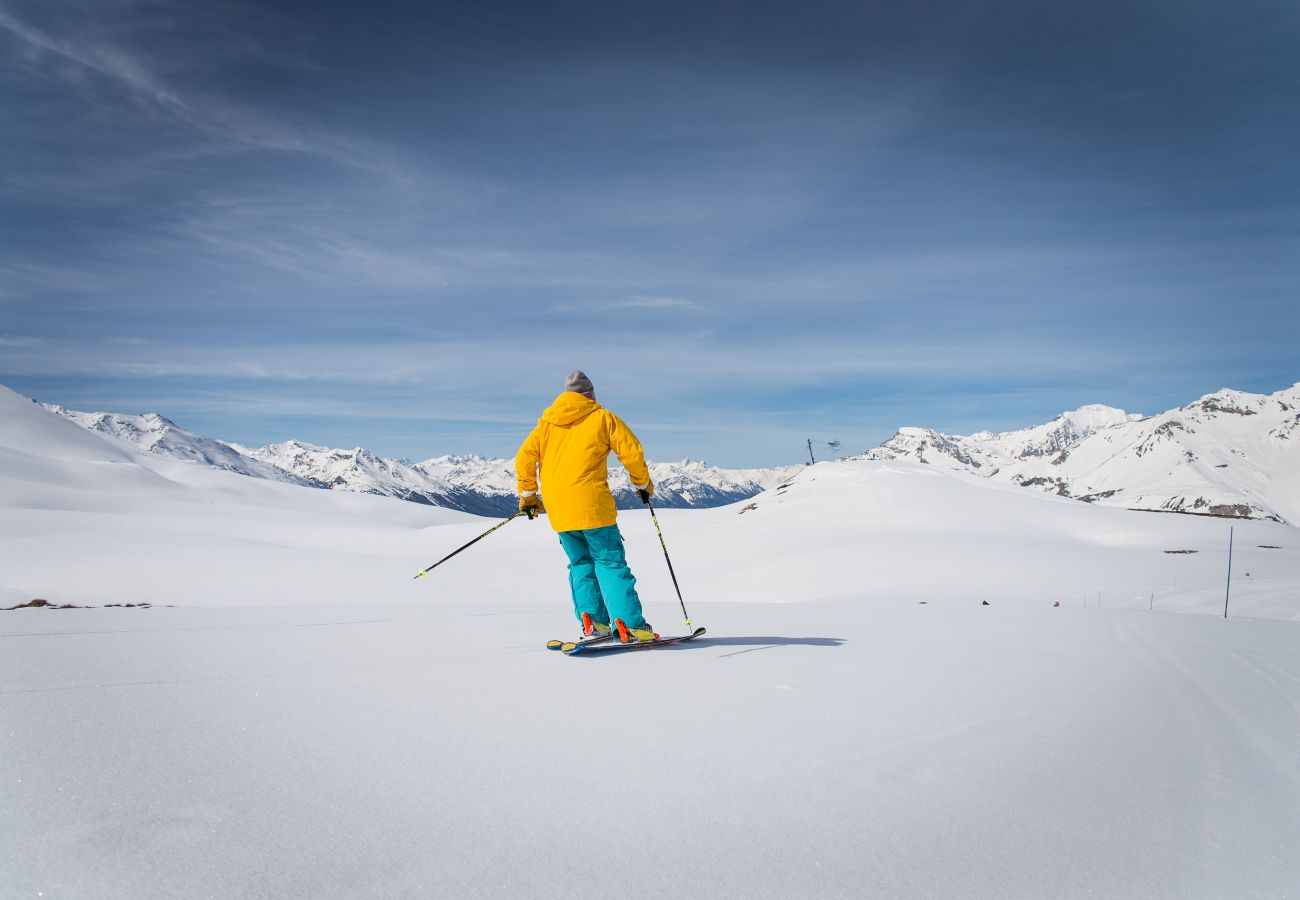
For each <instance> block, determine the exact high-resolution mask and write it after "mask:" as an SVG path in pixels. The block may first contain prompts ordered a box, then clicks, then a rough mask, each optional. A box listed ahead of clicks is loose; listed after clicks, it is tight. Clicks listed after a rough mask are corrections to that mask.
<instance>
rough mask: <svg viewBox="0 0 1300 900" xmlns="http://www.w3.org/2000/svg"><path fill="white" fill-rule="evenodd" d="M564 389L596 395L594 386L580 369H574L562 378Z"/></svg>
mask: <svg viewBox="0 0 1300 900" xmlns="http://www.w3.org/2000/svg"><path fill="white" fill-rule="evenodd" d="M564 389H565V390H566V391H575V392H576V393H579V394H591V396H592V397H595V396H596V388H595V386H594V385H592V383H591V379H590V378H588V377H587V373H586V372H584V371H582V370H581V369H574V370H573V371H572V372H570V373H569V377H568V378H566V379H564Z"/></svg>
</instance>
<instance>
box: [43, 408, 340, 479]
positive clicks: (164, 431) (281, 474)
mask: <svg viewBox="0 0 1300 900" xmlns="http://www.w3.org/2000/svg"><path fill="white" fill-rule="evenodd" d="M44 405H45V408H46V409H49V410H50V411H51V412H54V413H57V414H58V415H61V416H63V417H64V418H66V419H71V420H72V421H73V422H76V423H77V424H78V425H80V426H82V427H83V428H88V429H90V430H91V431H97V432H99V433H100V434H107V435H111V436H113V437H115V438H118V439H119V440H124V441H127V442H129V443H131V444H134V445H136V446H137V447H140V448H141V449H143V450H147V451H149V452H150V453H156V454H158V455H159V456H169V457H171V458H172V459H184V460H190V461H191V462H197V463H202V464H203V465H206V466H212V467H214V468H217V469H225V470H226V471H228V472H238V473H239V474H240V475H250V476H252V477H254V478H266V479H269V480H271V481H283V482H285V483H287V484H299V485H304V486H308V487H321V486H322V485H321V484H320V483H319V482H316V481H313V480H311V479H307V478H302V477H300V476H298V475H295V474H293V473H292V472H288V471H285V470H284V469H282V468H279V467H276V466H273V465H268V464H267V463H264V462H262V461H260V460H258V459H255V458H253V457H251V456H249V455H247V454H245V453H243V452H241V451H240V450H239V449H237V448H235V447H233V446H231V445H230V444H226V443H224V442H222V441H217V440H213V439H212V438H206V437H203V436H202V435H198V434H195V433H194V432H192V431H188V430H186V429H184V428H181V427H180V426H179V425H177V424H176V423H175V422H173V421H171V420H170V419H166V418H164V417H162V416H160V415H158V414H157V413H146V414H145V415H142V416H127V415H121V414H119V413H103V412H95V413H85V412H77V411H75V410H71V409H67V408H65V407H62V406H56V405H53V404H49V403H47V404H44Z"/></svg>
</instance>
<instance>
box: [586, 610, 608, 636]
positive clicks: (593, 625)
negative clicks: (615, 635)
mask: <svg viewBox="0 0 1300 900" xmlns="http://www.w3.org/2000/svg"><path fill="white" fill-rule="evenodd" d="M610 630H611V629H610V627H609V626H608V625H606V624H604V623H603V622H597V621H596V620H595V619H593V618H592V617H591V613H583V614H582V634H583V637H604V636H605V635H607V634H609V632H610Z"/></svg>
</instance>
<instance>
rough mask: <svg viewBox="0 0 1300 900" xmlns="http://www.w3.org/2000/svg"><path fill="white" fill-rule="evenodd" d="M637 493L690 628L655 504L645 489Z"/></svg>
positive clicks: (689, 618) (687, 625) (689, 619)
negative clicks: (648, 514)
mask: <svg viewBox="0 0 1300 900" xmlns="http://www.w3.org/2000/svg"><path fill="white" fill-rule="evenodd" d="M637 494H639V495H640V496H641V502H642V503H644V504H645V505H646V506H648V507H650V518H651V519H652V520H653V521H654V523H655V531H656V532H657V533H658V535H659V546H660V547H663V548H664V561H665V562H667V563H668V574H669V575H671V576H672V579H673V590H675V591H677V602H678V603H680V604H681V605H682V618H683V619H685V620H686V627H687V628H690V627H691V617H690V615H689V614H688V613H687V612H686V601H685V600H683V599H682V589H681V588H680V587H678V585H677V573H676V572H674V571H673V561H672V559H671V558H670V557H669V556H668V545H667V544H666V543H664V532H663V529H662V528H660V527H659V517H658V516H656V515H655V506H654V504H653V503H651V502H650V495H649V494H647V493H646V492H645V491H637Z"/></svg>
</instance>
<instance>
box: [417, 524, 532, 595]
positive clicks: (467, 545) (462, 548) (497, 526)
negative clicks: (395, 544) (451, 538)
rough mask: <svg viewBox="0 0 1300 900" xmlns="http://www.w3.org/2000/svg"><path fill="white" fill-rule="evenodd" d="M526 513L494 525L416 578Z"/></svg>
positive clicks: (421, 576) (420, 576) (426, 573)
mask: <svg viewBox="0 0 1300 900" xmlns="http://www.w3.org/2000/svg"><path fill="white" fill-rule="evenodd" d="M524 512H525V510H522V509H521V510H519V512H517V513H515V514H514V515H513V516H511V517H510V518H509V519H502V520H501V521H500V522H497V523H496V524H495V525H493V526H492V527H491V528H489V529H488V530H487V531H485V532H483V533H482V534H480V535H479V536H478V537H476V538H474V540H472V541H470V542H469V543H468V544H466V545H465V546H464V547H460V548H458V549H456V550H453V551H451V552H450V553H448V554H447V555H446V556H444V557H443V558H442V559H440V560H438V561H437V562H436V563H434V564H433V565H431V566H429V567H428V568H427V569H423V570H421V572H420V574H419V575H416V576H415V577H416V578H423V577H424V576H425V575H428V574H429V570H430V569H435V568H437V567H438V566H440V565H442V564H443V563H445V562H446V561H447V560H449V559H451V558H452V557H453V556H455V555H456V554H457V553H459V552H460V551H461V550H467V549H469V548H470V547H472V546H474V545H475V544H477V543H478V542H479V541H481V540H483V538H485V537H487V536H488V535H489V534H491V533H492V532H494V531H496V530H497V529H498V528H500V527H501V526H502V525H504V524H506V523H507V522H510V521H513V520H514V519H517V518H519V517H520V516H522V515H523V514H524ZM529 518H530V519H531V518H532V516H529Z"/></svg>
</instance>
